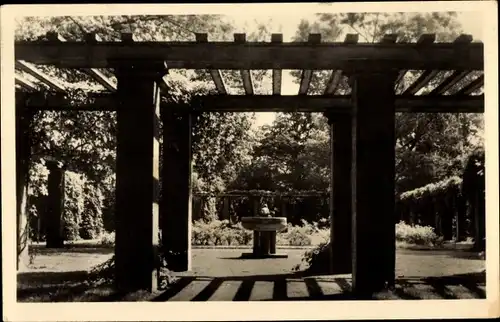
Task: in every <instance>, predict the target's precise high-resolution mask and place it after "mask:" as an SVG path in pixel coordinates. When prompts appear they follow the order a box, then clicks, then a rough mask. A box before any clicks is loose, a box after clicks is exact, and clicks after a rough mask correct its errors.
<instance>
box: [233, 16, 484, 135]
mask: <svg viewBox="0 0 500 322" xmlns="http://www.w3.org/2000/svg"><path fill="white" fill-rule="evenodd" d="M288 13H289V12H288ZM231 17H232V18H233V19H234V23H235V25H236V26H237V30H236V32H247V33H248V32H250V31H251V30H252V29H253V26H255V22H256V21H257V22H267V25H268V26H269V27H270V31H271V32H272V33H281V34H283V41H284V42H289V41H291V38H292V37H293V36H294V35H295V31H296V30H297V26H298V25H299V23H300V21H301V20H302V19H307V20H310V21H311V20H313V19H314V14H311V13H307V14H300V11H298V14H296V15H290V14H287V15H275V14H273V15H272V16H253V15H252V16H248V15H242V16H231ZM458 21H459V22H460V23H461V24H462V27H463V30H464V33H467V34H471V35H472V36H473V37H474V39H475V40H482V24H481V21H482V20H481V13H480V12H472V11H469V12H460V13H458ZM298 89H299V85H298V84H295V83H294V82H293V78H292V76H291V75H290V74H289V72H286V71H284V73H283V76H282V88H281V92H282V94H283V95H295V94H296V93H297V92H298ZM275 115H276V113H256V121H255V123H254V127H258V126H261V125H264V124H270V123H272V121H273V120H274V118H275Z"/></svg>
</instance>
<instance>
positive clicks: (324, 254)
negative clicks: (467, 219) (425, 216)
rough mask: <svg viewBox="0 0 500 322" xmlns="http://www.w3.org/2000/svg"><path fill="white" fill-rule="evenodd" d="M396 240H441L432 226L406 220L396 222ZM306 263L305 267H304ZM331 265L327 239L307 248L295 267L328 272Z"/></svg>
mask: <svg viewBox="0 0 500 322" xmlns="http://www.w3.org/2000/svg"><path fill="white" fill-rule="evenodd" d="M395 229H396V240H397V241H400V242H401V241H403V242H406V243H408V244H417V245H429V246H432V245H436V244H437V243H438V241H439V239H438V236H437V235H436V234H435V233H434V229H433V228H432V227H428V226H427V227H422V226H410V225H407V224H406V223H404V222H400V223H398V224H396V228H395ZM304 265H305V267H304ZM329 265H330V242H329V241H325V242H322V243H321V244H319V245H318V246H316V247H314V248H313V249H310V250H307V251H306V252H305V253H304V255H303V256H302V261H301V263H300V264H299V265H296V266H295V267H294V270H300V269H302V268H303V267H304V268H305V269H306V271H307V272H309V273H312V274H328V268H329Z"/></svg>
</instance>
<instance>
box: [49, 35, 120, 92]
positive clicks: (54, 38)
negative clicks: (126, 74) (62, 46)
mask: <svg viewBox="0 0 500 322" xmlns="http://www.w3.org/2000/svg"><path fill="white" fill-rule="evenodd" d="M47 39H48V40H49V41H51V42H55V43H58V42H66V39H64V37H63V36H61V35H60V34H58V33H57V32H51V31H49V32H48V33H47ZM85 41H86V42H87V43H89V44H95V43H97V42H98V41H100V38H98V36H97V34H95V33H88V34H86V35H85ZM82 71H83V72H85V73H86V74H88V75H90V76H91V77H92V78H93V79H94V80H96V81H97V82H98V83H99V84H101V85H102V86H104V87H105V88H106V89H107V90H109V91H111V92H116V84H114V83H113V82H111V80H110V79H109V78H108V77H106V76H105V75H104V74H103V73H101V72H100V71H99V70H98V69H96V68H83V69H82Z"/></svg>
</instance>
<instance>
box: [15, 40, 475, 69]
mask: <svg viewBox="0 0 500 322" xmlns="http://www.w3.org/2000/svg"><path fill="white" fill-rule="evenodd" d="M15 54H16V59H18V60H25V61H30V62H33V63H36V64H53V65H57V66H61V67H68V68H108V67H113V66H114V61H116V60H123V59H142V60H148V61H151V60H158V61H166V62H167V64H168V66H170V68H187V69H249V70H251V69H299V70H302V69H311V70H353V69H359V68H361V69H362V68H369V67H370V68H373V67H376V68H379V69H380V70H386V69H388V68H390V69H400V70H428V69H431V70H432V69H441V70H482V69H483V65H484V46H483V44H482V43H471V44H468V45H466V46H463V48H457V46H456V44H453V43H434V44H429V45H422V44H379V43H374V44H372V43H370V44H362V45H360V44H358V45H355V46H354V45H350V44H344V43H321V44H315V45H311V44H309V43H300V42H292V43H281V44H277V43H272V42H271V43H262V42H259V43H250V42H247V43H246V45H245V46H241V45H239V44H235V43H234V42H206V43H201V42H137V43H126V42H99V43H97V44H94V45H92V46H89V44H87V43H85V42H69V41H68V42H65V43H60V44H57V45H54V44H53V43H51V42H43V41H36V42H22V41H21V42H16V44H15ZM333 58H334V59H333ZM374 61H376V64H374V63H373V62H374ZM374 65H375V66H374Z"/></svg>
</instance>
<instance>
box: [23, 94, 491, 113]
mask: <svg viewBox="0 0 500 322" xmlns="http://www.w3.org/2000/svg"><path fill="white" fill-rule="evenodd" d="M37 97H39V95H38V96H37V95H36V94H31V93H18V99H23V98H29V99H27V100H26V107H27V108H30V109H33V110H80V111H113V110H115V104H114V102H113V98H114V97H113V95H112V94H109V95H103V96H98V97H96V98H95V99H94V101H93V102H92V103H89V104H86V105H82V106H70V105H69V103H68V102H67V101H66V100H65V99H63V98H60V97H58V96H53V97H50V96H49V97H48V98H47V99H44V98H40V97H39V98H38V99H37ZM192 106H194V107H193V108H192V110H194V111H207V112H325V111H331V112H337V113H347V112H349V111H350V109H351V107H352V100H351V97H350V96H348V95H345V96H315V95H304V96H295V95H290V96H276V95H249V96H245V95H224V96H219V95H214V96H203V97H199V98H195V100H194V101H193V104H192ZM180 108H181V109H184V110H185V109H188V107H187V106H186V107H180ZM396 111H397V112H403V113H484V95H477V96H462V95H447V96H438V97H436V96H411V97H404V96H396Z"/></svg>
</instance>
